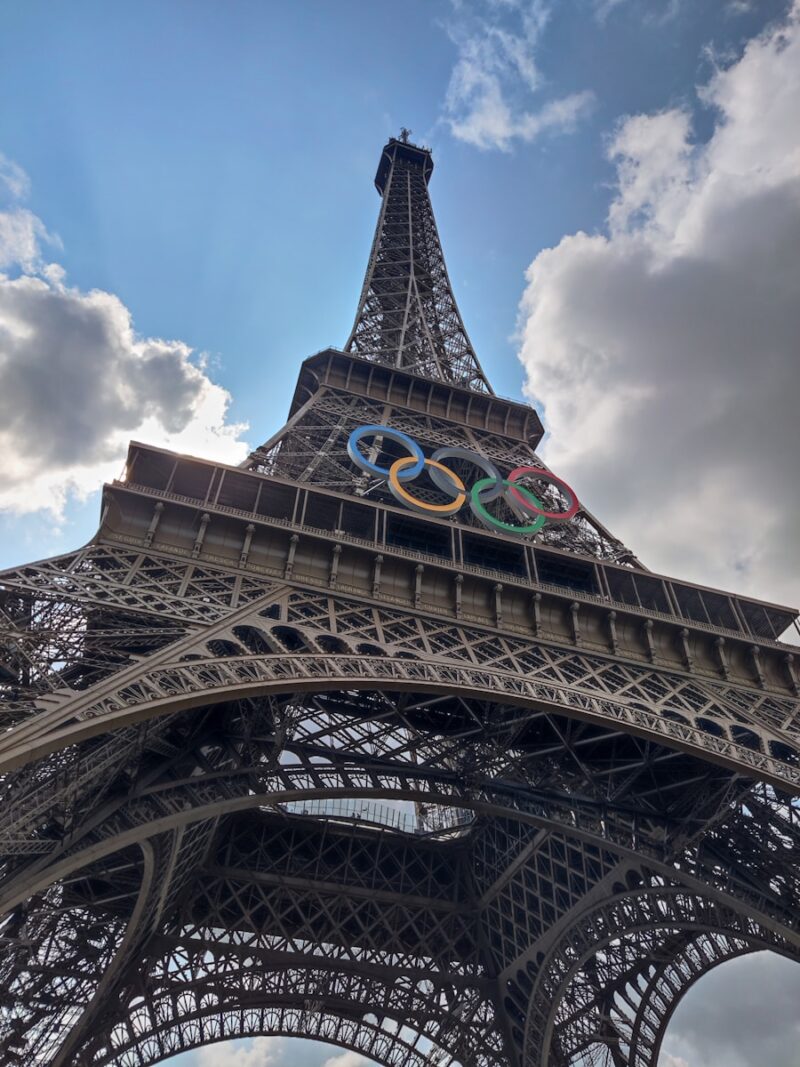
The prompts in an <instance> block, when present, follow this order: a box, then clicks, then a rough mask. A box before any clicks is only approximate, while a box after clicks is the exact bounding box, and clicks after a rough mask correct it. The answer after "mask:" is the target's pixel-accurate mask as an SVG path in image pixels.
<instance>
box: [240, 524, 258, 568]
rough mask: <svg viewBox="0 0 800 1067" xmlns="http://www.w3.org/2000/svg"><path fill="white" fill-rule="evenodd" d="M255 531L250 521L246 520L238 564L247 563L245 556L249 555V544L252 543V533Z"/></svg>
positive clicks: (241, 565) (242, 565)
mask: <svg viewBox="0 0 800 1067" xmlns="http://www.w3.org/2000/svg"><path fill="white" fill-rule="evenodd" d="M255 532H256V528H255V526H254V525H253V524H252V522H248V524H247V526H245V528H244V542H243V544H242V551H241V552H240V553H239V566H240V567H244V565H245V564H246V563H247V557H248V556H249V555H250V545H251V544H252V543H253V534H254V533H255Z"/></svg>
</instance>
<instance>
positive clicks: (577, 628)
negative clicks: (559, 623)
mask: <svg viewBox="0 0 800 1067" xmlns="http://www.w3.org/2000/svg"><path fill="white" fill-rule="evenodd" d="M580 610H581V606H580V604H579V603H578V601H577V600H573V601H572V603H571V604H570V606H569V619H570V626H571V628H572V643H573V644H574V645H576V646H578V645H580V643H581V621H580V618H579V617H578V616H579V614H580Z"/></svg>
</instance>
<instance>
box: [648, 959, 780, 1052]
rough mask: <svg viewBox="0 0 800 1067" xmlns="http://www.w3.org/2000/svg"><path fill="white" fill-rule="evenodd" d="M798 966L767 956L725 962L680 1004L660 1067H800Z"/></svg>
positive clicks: (667, 1037)
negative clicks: (799, 1053) (762, 1066)
mask: <svg viewBox="0 0 800 1067" xmlns="http://www.w3.org/2000/svg"><path fill="white" fill-rule="evenodd" d="M798 998H800V967H798V965H797V963H796V962H795V961H794V960H787V959H783V958H782V957H780V956H775V955H773V954H772V953H769V952H759V953H757V954H756V955H755V956H745V957H742V958H740V959H736V960H731V961H730V962H729V963H723V964H722V965H721V966H720V967H718V968H717V969H716V970H714V971H712V972H711V973H710V974H708V975H706V976H705V977H704V978H701V979H700V981H699V982H698V983H697V985H696V986H695V987H694V989H692V990H691V991H690V992H689V994H688V995H687V997H686V999H685V1000H683V1001H681V1003H680V1004H679V1005H678V1008H677V1011H676V1012H675V1015H674V1017H673V1019H672V1022H671V1023H670V1025H669V1028H668V1029H667V1035H666V1039H665V1041H664V1051H663V1052H662V1054H661V1057H660V1059H659V1067H719V1064H725V1067H753V1065H755V1064H769V1067H796V1065H797V1050H798V1048H800V1018H798V1014H797V1003H798Z"/></svg>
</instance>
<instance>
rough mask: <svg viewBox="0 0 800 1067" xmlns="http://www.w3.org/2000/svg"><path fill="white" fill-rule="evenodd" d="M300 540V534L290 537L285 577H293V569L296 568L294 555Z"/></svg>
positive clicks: (284, 571)
mask: <svg viewBox="0 0 800 1067" xmlns="http://www.w3.org/2000/svg"><path fill="white" fill-rule="evenodd" d="M299 541H300V537H299V535H298V534H292V536H291V537H290V538H289V554H288V555H287V557H286V566H285V567H284V569H283V577H284V578H286V579H289V578H291V577H292V571H293V570H294V557H295V553H296V552H297V545H298V542H299Z"/></svg>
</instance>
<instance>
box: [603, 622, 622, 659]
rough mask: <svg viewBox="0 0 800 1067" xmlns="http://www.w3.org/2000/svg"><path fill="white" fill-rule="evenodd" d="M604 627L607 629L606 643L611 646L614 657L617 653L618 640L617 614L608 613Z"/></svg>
mask: <svg viewBox="0 0 800 1067" xmlns="http://www.w3.org/2000/svg"><path fill="white" fill-rule="evenodd" d="M606 626H607V627H608V641H609V644H610V645H611V651H612V652H613V653H614V655H615V656H616V655H617V654H618V652H619V640H618V638H617V613H616V611H609V613H608V614H607V615H606Z"/></svg>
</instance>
